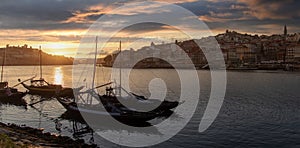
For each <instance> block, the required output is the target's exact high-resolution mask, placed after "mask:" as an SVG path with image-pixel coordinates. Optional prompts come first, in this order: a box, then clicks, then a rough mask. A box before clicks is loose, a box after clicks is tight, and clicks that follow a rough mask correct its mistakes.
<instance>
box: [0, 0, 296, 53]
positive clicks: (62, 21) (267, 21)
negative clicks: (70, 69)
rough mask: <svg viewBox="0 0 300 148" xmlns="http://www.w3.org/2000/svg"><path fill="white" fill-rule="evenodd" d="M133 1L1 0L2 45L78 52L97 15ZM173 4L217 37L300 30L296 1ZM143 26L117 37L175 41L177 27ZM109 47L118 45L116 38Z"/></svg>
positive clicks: (151, 9) (154, 10)
mask: <svg viewBox="0 0 300 148" xmlns="http://www.w3.org/2000/svg"><path fill="white" fill-rule="evenodd" d="M130 2H133V1H122V2H119V1H98V0H91V1H82V0H76V1H69V0H56V1H49V0H44V1H37V0H28V1H21V2H16V1H3V2H2V4H1V6H0V8H1V9H0V12H1V15H0V20H1V21H0V30H1V31H0V39H1V41H0V46H1V47H5V46H6V44H10V45H24V44H28V45H30V46H33V47H38V46H39V45H41V46H42V47H43V48H42V49H43V50H44V51H45V52H47V53H50V54H57V55H65V56H74V55H75V53H76V50H77V47H78V44H79V42H80V38H81V37H82V36H83V35H84V34H85V32H86V31H87V29H88V28H89V26H90V25H91V24H92V23H94V22H95V20H96V19H98V18H99V17H100V16H102V15H104V14H106V13H107V12H110V13H111V11H112V10H114V9H115V8H117V7H120V6H122V5H124V4H125V3H126V4H127V3H130ZM168 2H172V1H168ZM172 3H175V4H176V5H179V6H182V7H184V8H186V9H188V10H190V11H191V12H193V13H194V14H195V15H196V16H197V17H198V19H200V20H202V21H204V22H205V23H206V24H207V25H208V27H209V28H210V29H211V30H212V33H213V34H214V35H217V34H219V33H223V32H225V30H227V29H229V30H236V31H238V32H241V33H250V34H259V35H261V34H266V35H271V34H282V32H283V26H284V25H287V26H288V31H289V32H288V33H296V32H300V27H298V26H297V24H298V23H299V22H300V19H299V18H300V11H299V10H298V9H297V5H298V3H299V2H298V1H293V0H289V1H265V0H254V1H245V0H226V1H217V0H205V1H198V0H183V1H175V2H174V1H173V2H172ZM160 10H161V9H160V8H159V7H157V6H151V5H150V6H144V7H142V6H141V7H135V8H134V9H132V10H128V11H126V12H122V13H118V14H113V15H118V16H123V15H124V16H125V15H136V14H138V13H146V14H147V13H160V12H159V11H160ZM178 24H179V25H180V24H181V22H178ZM144 25H145V27H142V28H141V27H131V28H128V29H127V30H125V31H123V32H121V33H119V34H118V36H116V41H117V42H118V40H125V41H126V40H135V39H140V38H141V37H143V36H144V35H145V34H146V35H149V34H151V35H153V36H165V37H166V38H171V39H172V38H174V36H175V37H176V35H175V34H176V33H175V32H176V31H174V30H173V29H172V28H171V29H170V28H169V27H168V26H166V25H161V24H144ZM169 34H174V36H170V35H169ZM128 37H129V39H128ZM127 42H128V43H130V41H127ZM124 44H126V42H125V43H124ZM111 47H117V46H116V45H115V44H114V42H113V43H112V44H111Z"/></svg>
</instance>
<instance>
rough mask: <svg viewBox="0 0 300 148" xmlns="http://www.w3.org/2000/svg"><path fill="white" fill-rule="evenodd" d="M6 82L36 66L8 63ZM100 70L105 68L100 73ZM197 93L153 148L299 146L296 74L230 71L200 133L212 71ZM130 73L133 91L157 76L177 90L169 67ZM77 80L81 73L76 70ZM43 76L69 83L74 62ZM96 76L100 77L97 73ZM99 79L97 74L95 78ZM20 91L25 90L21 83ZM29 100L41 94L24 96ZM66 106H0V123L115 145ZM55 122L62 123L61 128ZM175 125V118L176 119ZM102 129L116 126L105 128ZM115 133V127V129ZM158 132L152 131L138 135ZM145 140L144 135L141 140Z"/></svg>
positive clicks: (171, 92) (172, 92)
mask: <svg viewBox="0 0 300 148" xmlns="http://www.w3.org/2000/svg"><path fill="white" fill-rule="evenodd" d="M4 70H5V72H4V80H7V81H9V84H10V86H13V85H15V84H17V83H18V79H21V80H25V79H27V78H29V77H32V76H33V75H35V74H37V77H39V74H38V72H39V69H38V67H37V66H24V67H21V66H20V67H19V66H12V67H10V66H8V67H5V68H4ZM97 70H98V73H100V74H101V73H102V77H101V78H103V79H105V80H107V79H109V77H110V76H109V75H108V74H107V73H106V72H105V71H107V69H105V68H100V67H98V68H97ZM103 71H104V72H103ZM197 73H198V76H199V79H200V86H201V91H200V92H201V93H200V98H199V103H198V107H197V110H196V112H195V114H194V116H193V118H192V120H191V121H190V122H189V123H188V124H187V126H185V128H184V129H183V130H181V131H180V132H179V133H178V134H177V135H176V136H174V137H173V138H171V139H169V140H168V141H166V142H164V143H161V144H158V145H155V146H154V147H297V146H299V145H300V141H299V139H300V107H299V106H300V85H299V84H300V73H299V72H283V71H240V72H239V71H228V72H227V90H226V96H225V98H224V103H223V105H222V108H221V110H220V113H219V114H218V116H217V118H216V120H215V121H214V122H213V124H212V125H211V126H210V127H209V128H208V129H207V130H206V131H204V132H202V133H199V132H198V126H199V123H200V121H201V118H202V116H203V112H204V110H205V108H206V105H207V101H208V96H209V94H210V82H211V81H210V80H211V77H210V72H209V71H206V70H198V71H197ZM131 75H132V76H131V77H130V79H131V80H130V82H131V83H130V87H131V89H132V90H133V91H134V92H137V93H139V94H144V95H146V96H149V91H148V87H147V86H148V85H147V84H148V83H149V82H150V80H151V79H153V78H155V77H159V78H161V79H163V80H165V82H166V86H167V87H168V95H167V97H171V98H172V96H173V97H175V98H176V97H178V96H179V94H180V83H179V78H178V75H177V73H176V71H175V70H172V69H137V70H134V71H133V72H132V74H131ZM73 76H74V77H75V78H76V77H80V76H79V75H76V74H74V75H73ZM43 77H44V78H45V79H46V80H47V81H49V82H50V83H56V84H62V85H63V86H65V87H72V66H44V67H43ZM98 77H100V76H98ZM99 79H100V78H99ZM17 88H18V89H19V90H20V91H26V90H25V89H24V88H23V87H22V86H21V85H19V86H17ZM24 99H25V100H26V101H27V103H32V102H35V101H37V100H39V99H40V98H39V96H31V95H26V96H25V97H24ZM64 112H65V109H64V108H63V107H62V106H61V105H60V104H59V103H58V102H57V101H56V100H55V99H51V100H49V101H44V102H42V103H39V104H36V105H34V106H33V107H30V106H28V107H27V108H24V107H18V106H13V105H1V106H0V121H1V122H4V123H15V124H19V125H22V124H25V125H27V126H31V127H34V128H43V129H44V130H45V132H51V133H53V134H61V135H66V136H70V137H72V138H74V139H84V140H85V141H86V142H87V143H97V144H98V145H99V146H101V147H102V146H104V147H119V146H117V145H115V144H112V143H110V142H108V141H107V140H104V139H102V138H100V137H98V136H96V133H94V132H92V131H91V130H88V128H87V125H85V124H82V123H78V122H76V121H72V120H68V119H64V118H62V115H63V114H64ZM55 121H59V122H60V123H62V128H61V131H58V130H57V129H56V128H55ZM174 124H176V122H175V123H174ZM106 128H109V127H103V129H101V130H112V131H113V130H115V129H106ZM117 132H119V131H117ZM139 134H156V133H139ZM141 140H145V141H146V140H147V139H141Z"/></svg>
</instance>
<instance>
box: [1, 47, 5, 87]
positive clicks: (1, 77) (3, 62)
mask: <svg viewBox="0 0 300 148" xmlns="http://www.w3.org/2000/svg"><path fill="white" fill-rule="evenodd" d="M3 52H4V53H3V61H2V67H1V82H2V80H3V69H4V63H5V59H6V49H4V51H3Z"/></svg>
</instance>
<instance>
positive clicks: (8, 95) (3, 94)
mask: <svg viewBox="0 0 300 148" xmlns="http://www.w3.org/2000/svg"><path fill="white" fill-rule="evenodd" d="M5 59H6V50H5V49H4V54H3V62H2V68H1V82H0V103H4V104H13V105H23V106H26V104H27V103H26V101H25V100H24V99H23V96H24V95H25V93H22V92H18V89H16V88H13V87H9V86H8V82H6V81H3V69H4V63H5Z"/></svg>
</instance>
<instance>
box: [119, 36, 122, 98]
mask: <svg viewBox="0 0 300 148" xmlns="http://www.w3.org/2000/svg"><path fill="white" fill-rule="evenodd" d="M121 44H122V42H121V41H120V47H119V50H120V52H119V56H120V65H119V67H120V69H119V70H120V86H119V87H120V88H119V93H120V94H119V95H120V97H121V96H122V63H121V62H122V59H121V58H122V56H121V52H122V48H121V47H122V46H121Z"/></svg>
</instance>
